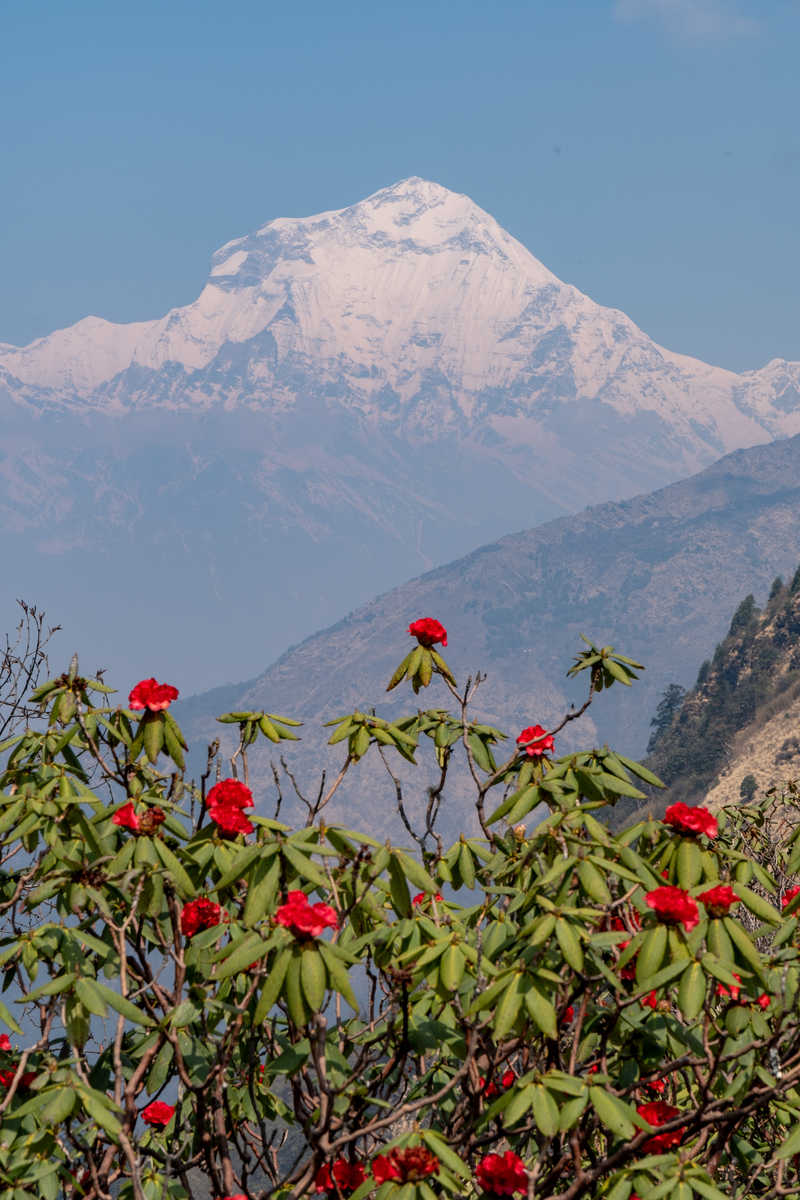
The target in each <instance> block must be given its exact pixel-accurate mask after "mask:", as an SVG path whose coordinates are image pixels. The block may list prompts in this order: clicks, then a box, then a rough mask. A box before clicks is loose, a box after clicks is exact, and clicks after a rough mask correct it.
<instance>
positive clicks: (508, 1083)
mask: <svg viewBox="0 0 800 1200" xmlns="http://www.w3.org/2000/svg"><path fill="white" fill-rule="evenodd" d="M516 1078H517V1076H516V1073H515V1072H514V1071H512V1069H511V1067H509V1068H508V1070H507V1071H504V1072H503V1074H502V1075H501V1076H500V1080H499V1082H498V1081H497V1080H494V1079H489V1080H487V1079H484V1077H483V1075H481V1077H480V1085H481V1091H482V1092H483V1094H484V1096H485V1097H486V1099H487V1100H490V1099H491V1098H492V1096H499V1095H500V1093H501V1092H507V1091H508V1089H509V1088H510V1087H513V1085H514V1082H515V1080H516Z"/></svg>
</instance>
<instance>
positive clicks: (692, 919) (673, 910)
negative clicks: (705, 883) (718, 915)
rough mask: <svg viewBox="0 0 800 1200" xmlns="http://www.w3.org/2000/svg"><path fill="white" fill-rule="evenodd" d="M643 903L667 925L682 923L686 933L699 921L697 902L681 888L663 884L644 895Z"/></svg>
mask: <svg viewBox="0 0 800 1200" xmlns="http://www.w3.org/2000/svg"><path fill="white" fill-rule="evenodd" d="M645 903H646V904H647V906H648V908H652V909H653V911H654V912H655V914H656V915H657V916H658V918H659V920H661V921H664V922H665V923H666V924H668V925H683V927H684V929H685V930H686V932H687V933H688V932H689V930H690V929H694V927H695V925H697V924H699V922H700V913H699V911H698V908H697V902H696V901H695V900H693V899H692V897H691V896H690V895H689V893H688V892H685V891H684V890H683V888H679V887H672V885H671V884H665V885H664V886H663V887H657V888H655V889H654V890H653V891H652V892H648V893H647V895H646V896H645Z"/></svg>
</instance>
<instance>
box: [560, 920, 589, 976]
mask: <svg viewBox="0 0 800 1200" xmlns="http://www.w3.org/2000/svg"><path fill="white" fill-rule="evenodd" d="M555 928H556V940H557V941H558V944H559V946H560V947H561V953H562V954H563V955H564V958H565V959H566V961H567V962H568V963H569V965H570V966H571V967H572V969H573V971H583V950H582V949H581V944H580V941H579V940H578V935H577V934H576V933H575V931H574V929H573V927H572V925H571V924H570V922H569V921H566V920H564V918H563V917H559V918H558V919H557V921H556V926H555Z"/></svg>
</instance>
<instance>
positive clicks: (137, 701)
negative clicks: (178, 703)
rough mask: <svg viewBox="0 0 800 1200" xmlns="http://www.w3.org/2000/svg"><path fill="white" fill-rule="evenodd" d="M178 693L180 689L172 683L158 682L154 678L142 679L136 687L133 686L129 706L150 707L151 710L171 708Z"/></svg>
mask: <svg viewBox="0 0 800 1200" xmlns="http://www.w3.org/2000/svg"><path fill="white" fill-rule="evenodd" d="M178 695H179V693H178V689H177V688H176V687H173V686H172V684H170V683H158V681H157V680H155V679H153V678H150V679H140V680H139V682H138V683H137V684H136V687H134V688H131V692H130V695H129V696H128V707H129V708H133V709H139V708H148V709H149V710H150V712H163V710H164V709H165V708H169V706H170V704H171V703H172V701H173V700H177V699H178Z"/></svg>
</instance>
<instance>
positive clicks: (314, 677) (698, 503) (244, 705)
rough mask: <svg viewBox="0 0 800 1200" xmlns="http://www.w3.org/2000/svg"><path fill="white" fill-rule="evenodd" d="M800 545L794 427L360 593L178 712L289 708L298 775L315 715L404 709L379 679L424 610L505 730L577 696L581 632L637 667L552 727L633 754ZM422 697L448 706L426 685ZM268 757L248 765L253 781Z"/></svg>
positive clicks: (203, 728)
mask: <svg viewBox="0 0 800 1200" xmlns="http://www.w3.org/2000/svg"><path fill="white" fill-rule="evenodd" d="M799 545H800V437H795V438H792V439H788V440H785V441H780V442H775V443H772V444H770V445H767V446H759V447H755V448H752V449H750V450H743V451H737V452H736V453H734V454H732V455H730V456H728V457H726V458H724V459H722V460H721V461H720V462H718V463H716V464H715V465H714V466H712V467H710V468H708V469H707V470H705V471H703V472H701V473H700V474H698V475H696V476H694V477H693V478H691V479H688V480H684V481H683V482H681V483H677V484H673V485H671V486H670V487H667V488H664V489H662V490H660V491H657V492H654V493H651V494H650V495H645V496H640V497H637V498H636V499H634V500H629V501H625V502H623V503H615V504H604V505H601V506H599V507H596V508H591V509H588V510H586V511H585V512H582V513H580V514H578V515H577V516H575V517H569V518H563V519H561V520H557V521H554V522H551V523H548V524H546V525H542V526H539V527H537V528H535V529H532V530H527V531H524V532H521V533H518V534H514V535H512V536H509V537H505V538H503V539H502V540H501V541H499V542H497V543H494V544H492V545H487V546H483V547H481V548H480V549H479V550H476V551H475V552H474V553H472V554H470V555H468V556H466V557H465V558H462V559H459V560H457V561H455V562H453V563H450V564H448V565H447V566H444V567H441V568H439V569H438V570H436V571H432V572H430V573H429V574H427V575H424V576H422V577H421V578H418V579H414V580H411V581H410V582H408V583H406V584H404V585H403V586H402V587H400V588H397V589H395V590H393V591H391V592H388V593H387V594H385V595H383V596H381V597H379V598H378V599H377V600H375V601H373V602H372V603H370V604H368V605H364V606H363V607H362V608H360V609H358V610H356V611H355V612H353V613H351V614H350V616H348V617H347V618H346V620H344V621H341V622H339V624H337V625H335V626H332V627H331V628H330V629H327V630H324V631H323V632H321V633H319V634H316V635H314V636H313V637H311V638H308V639H307V640H306V641H305V642H303V643H302V644H301V645H299V646H297V647H295V648H294V649H292V650H291V651H289V652H287V653H286V654H284V655H283V656H282V657H281V658H280V659H279V660H278V661H277V662H276V663H275V664H274V665H273V666H271V667H270V668H269V669H268V670H267V671H265V672H264V673H263V674H261V675H259V676H258V677H256V678H254V679H251V680H250V682H249V683H247V684H242V685H241V686H240V687H239V688H236V687H231V688H230V689H227V690H226V691H225V693H223V694H222V695H219V694H218V695H213V696H209V697H208V698H206V697H203V696H199V697H195V698H193V699H191V700H189V701H188V702H186V703H185V704H182V705H181V706H180V707H181V720H182V721H183V722H184V723H185V725H186V727H187V729H188V730H189V731H190V733H191V735H192V738H193V739H201V738H204V737H207V736H209V735H212V734H214V735H216V733H218V732H219V729H220V727H219V726H216V725H215V724H214V721H213V719H212V718H213V716H214V715H215V714H216V713H217V712H219V711H222V710H224V709H250V708H265V709H267V710H268V711H278V712H285V713H289V714H292V715H294V716H298V717H300V718H302V719H303V720H305V721H306V722H308V726H309V728H308V729H307V731H306V732H305V734H304V738H305V741H304V743H303V745H301V746H300V747H298V748H297V749H296V750H295V751H294V752H293V755H292V761H294V762H295V763H296V764H298V766H299V769H300V777H301V779H304V780H305V781H306V782H310V781H311V780H312V779H314V778H315V777H316V774H317V773H318V771H319V768H320V765H322V764H324V763H326V761H328V760H327V759H326V754H325V750H324V736H325V735H324V734H323V733H322V731H321V730H319V728H318V726H319V723H320V722H322V721H324V720H328V719H331V718H332V717H334V716H336V715H338V714H340V713H343V712H346V711H348V710H350V711H352V710H353V709H355V708H357V707H359V708H363V707H364V706H365V705H371V704H375V705H376V706H377V708H378V711H379V713H388V714H392V713H394V712H395V711H397V709H398V708H401V709H402V710H403V711H409V710H413V708H414V698H413V697H412V696H411V695H405V696H402V697H401V698H400V699H398V698H397V693H396V692H394V693H392V694H391V696H389V697H387V696H386V695H385V692H384V689H385V685H386V681H387V680H388V678H389V676H390V674H391V672H392V669H393V667H394V666H395V665H396V663H397V662H398V661H399V660H400V658H401V657H402V656H403V654H404V653H405V652H406V649H407V645H406V644H407V642H408V637H407V634H406V632H405V631H406V628H407V626H408V623H409V621H410V620H413V619H415V618H417V617H420V616H434V617H437V618H438V619H440V620H441V621H443V622H444V624H445V625H446V626H447V628H448V631H449V642H448V648H447V652H446V653H447V660H448V662H449V663H450V665H451V667H452V668H453V669H454V670H455V671H456V673H457V674H458V676H459V678H460V679H462V680H463V679H464V678H465V677H466V675H467V674H468V673H474V671H475V670H476V669H481V670H484V669H485V670H487V671H488V679H487V680H486V682H485V683H484V684H483V685H482V686H481V688H480V690H479V693H478V699H477V702H476V703H477V709H478V711H479V712H480V713H482V714H483V716H484V718H485V719H487V720H489V721H490V722H491V723H492V724H496V725H498V726H499V727H500V728H502V729H505V730H506V731H507V732H508V733H510V734H511V735H516V733H517V732H518V730H519V729H520V728H522V727H523V726H525V725H529V724H532V723H534V722H541V723H542V724H543V725H547V724H548V723H553V722H554V721H555V720H556V719H557V717H558V716H559V714H561V713H562V712H563V710H564V709H565V706H566V705H567V704H568V703H569V702H570V701H571V700H578V699H580V698H581V692H580V691H579V690H573V688H572V686H571V685H570V686H569V687H568V686H567V684H566V681H565V680H564V672H565V670H566V668H567V666H568V665H569V662H570V660H571V657H572V655H573V654H574V652H575V651H576V650H577V649H579V648H580V642H579V638H578V635H579V633H581V632H583V633H586V634H587V635H589V636H591V637H592V638H594V639H595V640H599V641H600V642H602V643H612V644H613V645H615V646H616V647H617V648H618V649H619V650H621V651H622V652H623V653H626V654H629V655H631V656H632V657H635V658H637V659H639V660H640V661H641V662H643V663H645V665H646V667H647V670H646V671H645V672H644V673H643V676H642V678H641V680H640V681H639V682H638V683H636V684H634V686H633V687H632V688H631V689H630V690H628V689H623V688H621V687H617V688H614V689H613V691H612V692H611V693H610V694H609V695H608V696H605V695H601V696H600V697H599V698H598V700H597V702H596V704H595V706H594V707H593V708H592V710H591V712H590V714H589V715H590V717H591V720H589V719H584V720H583V721H581V722H579V723H577V724H576V725H573V726H570V727H568V729H567V730H565V732H564V735H562V737H561V738H560V739H559V748H560V749H568V748H570V747H571V746H573V745H579V744H586V743H591V742H592V741H597V742H600V743H602V742H603V741H606V740H608V741H609V742H611V743H612V744H614V745H616V746H618V747H619V748H620V749H621V750H622V751H623V752H625V753H630V754H634V755H637V754H638V755H641V754H643V753H644V749H645V744H646V742H647V738H648V733H649V726H648V722H649V719H650V714H651V713H652V712H653V711H654V709H655V707H656V702H657V699H658V697H659V695H660V694H661V693H662V692H663V690H664V688H665V687H666V685H667V684H668V683H671V682H678V683H682V684H684V685H687V684H689V683H690V682H691V681H692V679H693V678H694V675H695V674H696V671H697V664H698V662H699V661H700V659H701V658H702V656H703V654H704V653H705V652H706V650H707V647H708V646H709V645H710V644H713V643H714V641H716V640H717V639H718V638H719V637H720V636H721V635H722V634H723V633H724V630H725V626H726V624H727V621H728V620H729V614H730V612H731V611H732V609H733V608H734V607H735V605H736V603H737V602H738V600H739V598H740V597H741V595H742V593H743V592H744V591H746V590H748V589H750V590H753V591H761V590H765V589H766V588H767V587H768V586H769V583H770V581H771V580H772V579H773V578H774V576H775V575H776V574H777V573H779V572H786V571H787V570H791V568H792V567H793V564H794V563H795V561H796V559H797V548H798V546H799ZM399 690H400V689H398V691H399ZM420 699H421V702H422V703H424V704H425V705H426V706H428V705H436V704H444V703H446V702H447V697H446V696H445V695H443V694H442V689H439V690H436V689H435V688H432V689H431V693H430V695H429V696H425V697H424V699H422V698H420ZM339 749H340V748H337V750H339ZM267 757H268V756H267V755H266V753H264V755H262V757H261V758H260V759H259V760H258V761H257V771H258V772H260V779H261V783H262V785H263V787H264V788H266V785H267V779H268V776H267V774H266V773H267V771H268V766H267ZM263 794H264V795H265V794H266V793H265V792H264V793H263ZM371 796H372V793H371V792H370V790H369V789H367V792H366V793H364V795H363V796H359V795H358V794H354V795H353V796H352V797H350V798H349V800H348V803H349V804H351V805H352V807H353V809H354V810H356V811H358V810H359V807H362V808H363V810H364V811H363V815H365V816H369V817H370V819H373V820H374V819H375V814H374V813H373V812H372V809H371V805H372V803H373V801H372V798H371ZM351 819H354V817H352V816H351Z"/></svg>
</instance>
